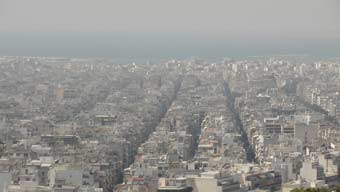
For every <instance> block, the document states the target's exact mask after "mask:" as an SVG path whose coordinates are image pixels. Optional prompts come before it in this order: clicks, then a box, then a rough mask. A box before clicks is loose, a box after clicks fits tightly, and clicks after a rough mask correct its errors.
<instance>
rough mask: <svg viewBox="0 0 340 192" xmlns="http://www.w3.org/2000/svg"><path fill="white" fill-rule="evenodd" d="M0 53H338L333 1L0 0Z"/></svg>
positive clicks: (152, 55) (165, 55)
mask: <svg viewBox="0 0 340 192" xmlns="http://www.w3.org/2000/svg"><path fill="white" fill-rule="evenodd" d="M0 6H1V8H0V11H1V12H0V40H1V45H0V52H1V54H2V55H18V54H19V55H36V56H44V55H45V56H46V55H48V56H79V57H108V58H117V57H120V58H128V57H131V58H137V59H138V58H141V59H144V60H147V59H152V58H167V59H168V58H187V57H190V56H201V57H208V58H216V57H224V56H248V55H272V54H309V55H315V56H339V52H338V50H340V21H339V18H340V13H339V11H338V10H339V7H340V4H339V1H337V0H327V1H321V0H299V1H295V0H286V1H283V0H279V1H271V0H256V1H245V0H241V1H240V0H237V1H236V0H225V1H220V0H214V1H196V0H187V1H180V0H173V1H159V0H143V1H131V0H127V1H126V0H124V1H123V0H100V1H91V0H71V1H69V0H59V1H50V0H47V1H46V0H29V1H20V0H2V1H1V3H0Z"/></svg>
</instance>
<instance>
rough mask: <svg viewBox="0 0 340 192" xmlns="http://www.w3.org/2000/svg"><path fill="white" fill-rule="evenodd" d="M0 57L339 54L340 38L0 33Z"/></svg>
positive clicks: (140, 59) (214, 58) (214, 57)
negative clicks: (297, 38) (296, 38)
mask: <svg viewBox="0 0 340 192" xmlns="http://www.w3.org/2000/svg"><path fill="white" fill-rule="evenodd" d="M0 55H15V56H56V57H80V58H93V57H95V58H107V59H112V60H114V61H116V62H122V63H127V62H137V63H138V62H148V61H149V62H158V61H160V60H168V59H187V58H190V57H200V58H204V59H207V60H210V61H220V60H221V59H223V58H226V57H229V58H245V57H248V56H270V55H310V56H313V57H317V58H320V57H340V42H335V41H329V42H324V41H323V42H318V41H314V40H310V41H305V40H296V41H295V40H294V41H289V42H287V41H280V40H275V41H264V42H262V41H258V40H244V39H243V40H237V39H230V40H228V39H227V38H224V39H221V38H216V37H198V36H192V37H191V36H185V35H172V34H167V35H164V34H155V35H152V34H137V33H134V34H128V33H126V34H110V33H98V34H96V33H82V34H75V33H69V34H67V33H48V34H44V33H41V34H37V33H1V32H0Z"/></svg>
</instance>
